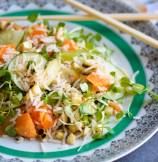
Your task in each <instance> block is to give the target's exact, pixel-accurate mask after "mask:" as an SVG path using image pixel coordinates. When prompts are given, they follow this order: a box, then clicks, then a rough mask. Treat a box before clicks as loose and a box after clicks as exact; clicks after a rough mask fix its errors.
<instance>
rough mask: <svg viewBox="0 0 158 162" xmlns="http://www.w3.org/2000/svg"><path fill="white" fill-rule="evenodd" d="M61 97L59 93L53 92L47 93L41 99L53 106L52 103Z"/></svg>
mask: <svg viewBox="0 0 158 162" xmlns="http://www.w3.org/2000/svg"><path fill="white" fill-rule="evenodd" d="M61 98H62V96H60V95H59V93H57V92H53V93H49V94H47V95H46V96H45V97H44V98H43V101H44V103H46V104H49V105H52V106H53V105H54V104H55V103H57V101H58V100H59V99H61Z"/></svg>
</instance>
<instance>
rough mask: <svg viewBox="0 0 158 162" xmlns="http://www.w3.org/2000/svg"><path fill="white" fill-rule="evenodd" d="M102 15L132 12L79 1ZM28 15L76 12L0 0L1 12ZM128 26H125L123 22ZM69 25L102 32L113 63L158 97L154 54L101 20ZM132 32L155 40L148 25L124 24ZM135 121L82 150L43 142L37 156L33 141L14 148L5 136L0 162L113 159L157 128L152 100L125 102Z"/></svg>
mask: <svg viewBox="0 0 158 162" xmlns="http://www.w3.org/2000/svg"><path fill="white" fill-rule="evenodd" d="M81 1H82V2H83V3H86V4H87V5H89V6H91V7H93V8H96V9H97V10H99V11H101V12H105V13H107V12H108V13H119V12H135V11H134V10H133V9H132V8H130V7H129V6H126V5H125V4H123V3H120V2H118V1H116V0H86V1H84V0H81ZM32 12H36V13H40V14H41V15H42V14H43V15H53V14H71V13H72V12H78V11H77V10H76V9H72V8H71V7H70V6H67V5H65V4H64V3H63V1H62V0H52V1H49V0H30V1H28V0H1V1H0V14H1V15H3V16H8V15H9V16H15V15H16V16H22V15H28V14H30V13H32ZM125 23H127V22H125ZM67 24H68V26H70V27H71V26H82V27H83V28H85V30H91V31H93V32H97V33H100V34H101V35H102V36H103V38H104V41H105V42H106V43H107V44H108V46H110V47H111V48H114V49H115V53H114V59H115V61H117V60H119V63H118V64H119V65H120V66H123V67H124V68H126V69H127V71H128V73H129V74H130V75H131V74H133V73H134V72H136V71H139V74H138V76H137V77H136V79H135V80H136V82H138V83H141V84H143V85H147V86H149V87H150V88H151V89H153V91H155V92H157V93H158V50H157V49H153V48H151V47H150V46H147V45H145V44H144V43H142V42H139V41H138V40H136V39H134V38H132V37H130V36H129V35H126V34H124V33H120V32H118V31H117V30H115V29H113V28H111V27H109V26H108V25H106V24H103V23H101V22H94V21H87V22H81V21H80V22H69V23H67ZM127 24H129V25H130V26H132V27H133V28H135V29H137V30H140V31H142V32H144V33H146V34H148V35H150V36H152V37H154V38H155V39H158V30H157V29H156V28H155V27H154V26H153V25H152V24H150V23H141V22H128V23H127ZM129 110H130V111H131V112H132V114H133V115H134V118H129V117H124V118H123V119H122V120H121V121H119V123H118V124H117V125H116V126H114V128H113V130H114V134H113V135H112V136H110V137H106V138H105V139H102V140H99V141H89V142H87V143H86V144H85V146H84V147H83V148H82V149H80V150H79V149H78V148H79V145H78V144H76V145H75V146H60V147H58V146H59V145H58V144H53V143H51V144H47V143H45V144H44V145H45V146H44V147H45V152H41V150H40V149H39V148H38V147H39V144H38V142H36V141H25V142H24V143H23V144H17V143H15V142H14V141H13V140H11V139H9V138H5V139H3V138H0V162H24V161H26V162H29V161H30V162H32V161H33V162H45V161H51V162H70V161H71V162H96V161H98V162H103V161H113V160H116V159H118V158H120V157H122V156H124V155H126V154H128V153H130V152H131V151H133V150H135V149H136V148H138V147H139V146H140V145H142V144H143V143H144V142H146V141H147V140H148V139H149V138H150V137H151V136H152V135H154V133H155V132H156V131H157V130H158V103H157V102H155V101H152V100H151V99H150V96H147V95H140V96H135V97H134V98H132V99H131V101H130V103H129Z"/></svg>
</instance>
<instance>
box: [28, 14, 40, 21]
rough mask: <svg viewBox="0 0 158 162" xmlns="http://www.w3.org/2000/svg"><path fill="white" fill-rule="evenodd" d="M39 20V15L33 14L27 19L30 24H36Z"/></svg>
mask: <svg viewBox="0 0 158 162" xmlns="http://www.w3.org/2000/svg"><path fill="white" fill-rule="evenodd" d="M37 18H38V14H37V13H32V14H30V15H29V16H28V17H27V20H28V21H30V22H32V23H33V22H35V21H36V20H37Z"/></svg>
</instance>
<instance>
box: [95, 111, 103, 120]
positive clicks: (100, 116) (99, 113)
mask: <svg viewBox="0 0 158 162" xmlns="http://www.w3.org/2000/svg"><path fill="white" fill-rule="evenodd" d="M95 115H96V119H97V121H100V120H101V119H102V117H103V115H102V112H101V111H97V112H96V114H95Z"/></svg>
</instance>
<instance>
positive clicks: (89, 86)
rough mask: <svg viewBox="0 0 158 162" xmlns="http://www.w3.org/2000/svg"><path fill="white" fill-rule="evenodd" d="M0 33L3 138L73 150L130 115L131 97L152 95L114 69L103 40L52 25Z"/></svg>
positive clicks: (6, 26) (9, 25)
mask: <svg viewBox="0 0 158 162" xmlns="http://www.w3.org/2000/svg"><path fill="white" fill-rule="evenodd" d="M0 28H1V29H0V135H1V136H3V135H8V136H10V137H13V138H15V139H17V140H18V139H19V138H26V139H37V140H46V141H51V140H60V141H62V142H64V143H67V144H70V145H72V144H74V143H75V141H76V140H77V139H80V138H83V139H84V138H85V137H92V138H93V139H100V138H103V137H105V135H107V134H109V133H112V128H111V127H110V123H111V122H117V121H119V120H120V119H121V118H122V117H124V116H125V115H126V114H129V112H127V111H125V110H124V107H123V106H122V102H123V100H124V99H125V98H126V97H128V96H131V95H136V94H142V93H144V92H149V90H148V88H146V87H144V86H143V85H141V84H138V83H135V82H133V81H131V80H130V78H129V76H128V74H127V73H126V72H125V70H124V69H122V68H121V67H118V66H117V65H115V64H114V63H113V61H112V60H111V55H112V52H113V51H112V50H111V49H109V48H108V47H107V46H106V45H104V44H103V43H101V36H100V35H99V34H94V33H85V32H84V30H83V29H82V28H74V29H72V30H67V28H66V26H65V24H64V23H59V24H58V25H55V26H51V25H50V24H49V22H48V21H42V22H37V23H32V24H31V25H29V26H21V25H18V24H16V23H14V22H8V21H2V22H1V23H0ZM150 94H152V96H154V97H155V98H156V97H157V96H156V95H154V93H153V92H151V91H150Z"/></svg>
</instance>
